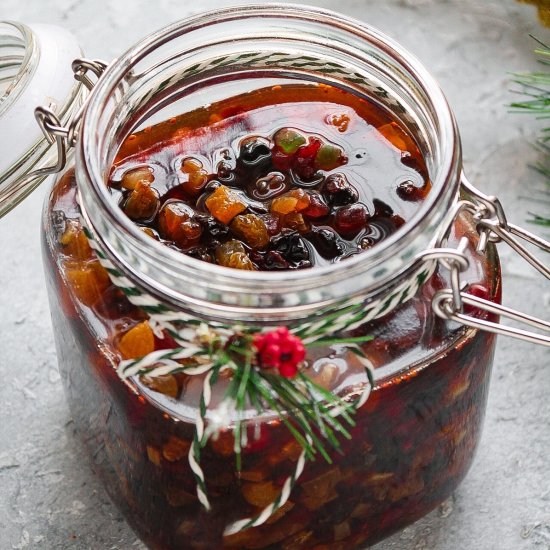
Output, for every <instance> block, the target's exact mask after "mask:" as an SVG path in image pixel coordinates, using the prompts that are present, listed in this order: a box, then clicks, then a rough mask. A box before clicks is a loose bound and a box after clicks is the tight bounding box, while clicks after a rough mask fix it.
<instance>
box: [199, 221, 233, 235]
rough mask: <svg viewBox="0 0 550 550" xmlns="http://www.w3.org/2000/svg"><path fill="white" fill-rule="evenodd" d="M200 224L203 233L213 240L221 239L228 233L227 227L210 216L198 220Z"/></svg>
mask: <svg viewBox="0 0 550 550" xmlns="http://www.w3.org/2000/svg"><path fill="white" fill-rule="evenodd" d="M200 222H201V224H202V226H203V228H204V231H205V233H206V234H207V235H208V236H210V237H212V238H214V239H220V238H223V237H225V236H226V235H227V234H228V233H229V227H227V225H224V224H223V223H220V222H219V221H217V220H216V218H214V217H212V216H205V217H204V218H201V219H200Z"/></svg>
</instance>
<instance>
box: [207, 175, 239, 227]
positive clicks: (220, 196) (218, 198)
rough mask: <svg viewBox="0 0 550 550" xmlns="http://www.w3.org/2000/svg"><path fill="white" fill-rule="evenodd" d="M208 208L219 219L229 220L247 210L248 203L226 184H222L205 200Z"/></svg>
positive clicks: (227, 221) (224, 221)
mask: <svg viewBox="0 0 550 550" xmlns="http://www.w3.org/2000/svg"><path fill="white" fill-rule="evenodd" d="M205 205H206V208H208V210H209V212H210V213H211V214H212V216H214V217H215V218H216V219H217V220H219V221H220V222H222V223H225V224H229V222H230V221H231V220H232V219H233V218H234V217H235V216H237V215H238V214H240V213H241V212H243V211H244V210H246V204H244V203H243V202H241V200H240V199H239V197H238V196H237V195H236V194H235V193H234V192H233V191H231V190H230V189H229V188H228V187H226V186H225V185H220V186H219V187H218V188H217V189H216V190H215V191H214V192H213V193H212V194H211V195H210V196H209V197H208V198H207V199H206V201H205Z"/></svg>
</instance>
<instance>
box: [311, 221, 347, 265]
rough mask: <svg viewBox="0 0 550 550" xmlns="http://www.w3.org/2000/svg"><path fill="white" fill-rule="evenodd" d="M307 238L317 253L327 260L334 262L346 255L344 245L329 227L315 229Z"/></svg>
mask: <svg viewBox="0 0 550 550" xmlns="http://www.w3.org/2000/svg"><path fill="white" fill-rule="evenodd" d="M307 237H308V239H309V241H310V242H311V244H313V246H314V247H315V249H316V250H317V252H318V253H319V254H320V255H321V256H322V257H323V258H325V259H327V260H332V259H334V258H336V257H338V256H341V255H342V254H343V253H344V250H345V245H344V243H343V242H342V241H341V240H340V239H339V238H338V235H337V234H336V233H335V232H334V231H333V230H332V229H330V228H328V227H314V228H313V229H312V231H311V233H309V234H308V236H307Z"/></svg>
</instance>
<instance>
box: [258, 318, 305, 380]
mask: <svg viewBox="0 0 550 550" xmlns="http://www.w3.org/2000/svg"><path fill="white" fill-rule="evenodd" d="M254 346H255V347H256V349H257V350H258V361H259V363H260V366H261V367H263V368H276V369H278V370H279V374H280V375H281V376H284V377H285V378H293V377H294V376H296V373H297V372H298V366H299V365H300V363H301V362H302V361H303V360H304V359H305V357H306V348H305V347H304V344H303V343H302V341H301V340H300V338H298V337H297V336H294V335H293V334H291V333H290V332H289V330H288V329H287V328H286V327H279V328H277V329H275V330H273V331H271V332H266V333H265V334H256V336H254Z"/></svg>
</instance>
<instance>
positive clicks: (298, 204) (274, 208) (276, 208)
mask: <svg viewBox="0 0 550 550" xmlns="http://www.w3.org/2000/svg"><path fill="white" fill-rule="evenodd" d="M309 203H310V198H309V195H308V194H307V193H306V192H305V191H304V190H303V189H292V191H289V192H288V193H285V194H284V195H281V196H280V197H277V198H276V199H273V201H272V202H271V212H273V213H274V214H282V215H285V214H290V213H291V212H301V211H302V210H305V209H306V208H307V207H308V206H309Z"/></svg>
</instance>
